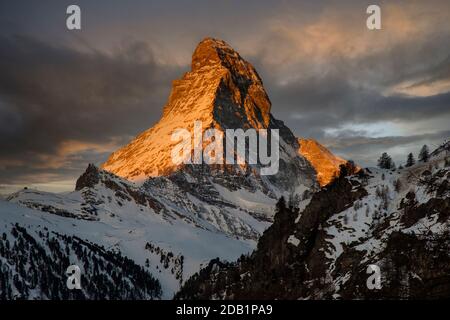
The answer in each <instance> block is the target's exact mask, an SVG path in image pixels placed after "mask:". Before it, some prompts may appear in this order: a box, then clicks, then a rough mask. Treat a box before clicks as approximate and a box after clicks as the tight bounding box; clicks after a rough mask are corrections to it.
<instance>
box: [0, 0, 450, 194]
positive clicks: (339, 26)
mask: <svg viewBox="0 0 450 320" xmlns="http://www.w3.org/2000/svg"><path fill="white" fill-rule="evenodd" d="M378 3H379V4H380V5H381V6H382V17H383V22H382V24H383V29H382V30H381V31H374V32H371V31H367V29H366V28H365V19H366V13H365V9H366V7H367V5H368V3H366V2H364V1H359V0H351V1H350V0H349V1H339V2H336V1H320V2H318V1H269V0H267V1H256V0H255V1H245V2H242V1H237V0H232V1H195V2H183V1H173V0H170V1H160V2H159V1H133V2H122V1H108V2H101V1H96V2H93V1H85V0H80V1H78V4H79V5H80V6H81V8H82V17H83V18H82V19H83V22H82V24H83V29H82V31H80V32H68V31H67V30H66V29H65V23H64V19H65V7H66V6H67V5H68V4H70V2H68V1H39V2H29V1H20V0H17V1H14V2H10V3H8V5H6V2H4V3H0V187H1V186H2V184H6V183H21V184H23V183H28V182H30V181H31V182H36V181H39V180H40V181H43V182H46V181H51V180H58V179H59V180H62V179H72V180H74V179H76V178H77V177H78V176H79V174H80V173H81V171H82V170H83V169H84V168H85V166H86V163H87V162H96V163H99V162H101V161H102V160H103V159H104V158H105V157H106V155H107V154H108V153H109V151H110V150H112V149H114V148H115V147H116V146H117V145H120V144H123V143H126V142H127V141H128V140H129V139H130V138H131V137H132V136H134V135H135V134H137V133H138V132H140V131H142V130H144V129H146V128H148V127H150V126H151V125H152V123H154V122H155V121H156V120H157V119H158V118H159V116H160V114H161V111H162V107H163V105H164V103H165V101H166V99H167V96H168V94H169V90H170V85H171V81H172V80H173V79H176V78H179V77H180V76H181V74H182V71H184V70H182V69H187V68H188V63H189V61H190V55H191V53H192V50H193V48H194V47H195V45H196V42H198V41H199V40H201V39H202V38H204V37H206V36H213V37H219V38H223V39H224V40H226V41H227V42H228V43H229V44H230V45H231V46H233V47H234V48H235V49H236V50H238V51H239V52H240V53H241V55H242V56H243V57H244V58H246V59H248V60H249V61H250V62H251V63H253V64H254V65H255V67H256V68H257V70H258V72H259V73H260V75H261V76H262V78H263V81H264V84H265V87H266V90H267V91H268V93H269V96H270V98H271V100H272V103H273V107H272V112H273V114H274V115H275V116H276V117H277V118H279V119H281V120H284V121H285V122H286V124H287V125H288V126H289V127H290V128H291V129H292V130H293V131H294V133H295V134H296V135H298V136H303V137H312V138H316V139H318V140H319V141H321V142H324V143H325V144H326V145H328V146H330V147H331V149H332V150H333V151H336V152H337V153H338V154H340V155H342V156H345V157H348V158H352V159H354V160H355V161H357V162H359V163H360V164H361V165H363V166H365V165H373V164H374V163H375V160H376V157H377V156H378V155H379V153H380V152H381V151H385V150H389V152H391V153H393V156H395V157H396V159H403V153H406V152H408V151H414V150H415V149H417V148H419V147H420V144H423V143H430V144H431V143H439V141H442V140H443V139H445V138H446V137H447V136H448V131H446V130H447V128H448V125H446V124H445V119H449V120H450V115H449V112H450V93H449V91H450V85H449V83H450V60H449V59H450V41H448V39H450V25H449V21H450V3H449V2H448V1H444V0H443V1H440V0H429V1H426V2H424V1H416V0H405V1H403V0H402V1H395V2H393V1H379V2H378ZM13 34H28V35H32V36H28V37H25V36H13ZM130 38H132V39H137V40H136V41H131V40H128V41H127V42H125V43H122V42H121V41H122V39H130ZM38 39H40V40H38ZM118 43H119V46H118ZM179 65H184V67H179ZM424 121H425V122H426V124H424V125H423V126H422V127H421V130H420V132H416V128H417V127H419V125H418V123H421V122H424ZM448 122H450V121H447V123H448ZM388 123H394V124H395V125H398V126H399V127H401V133H398V132H397V133H396V132H389V130H388V128H387V127H386V129H385V131H386V132H384V136H383V137H374V136H373V135H372V133H371V132H369V131H364V130H360V131H358V130H357V129H355V128H354V126H355V125H359V126H363V127H364V126H371V125H374V124H375V125H379V126H381V127H383V125H386V124H388ZM330 130H331V131H333V130H334V131H333V135H331V136H330V134H329V133H330ZM400 134H401V135H402V136H396V135H400ZM0 193H1V190H0Z"/></svg>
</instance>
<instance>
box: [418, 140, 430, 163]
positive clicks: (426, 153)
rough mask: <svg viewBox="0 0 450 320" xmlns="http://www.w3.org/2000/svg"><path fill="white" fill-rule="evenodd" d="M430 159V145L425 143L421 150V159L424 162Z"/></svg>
mask: <svg viewBox="0 0 450 320" xmlns="http://www.w3.org/2000/svg"><path fill="white" fill-rule="evenodd" d="M429 159H430V151H429V150H428V146H427V145H426V144H424V145H423V147H422V149H420V152H419V160H420V161H422V162H428V160H429Z"/></svg>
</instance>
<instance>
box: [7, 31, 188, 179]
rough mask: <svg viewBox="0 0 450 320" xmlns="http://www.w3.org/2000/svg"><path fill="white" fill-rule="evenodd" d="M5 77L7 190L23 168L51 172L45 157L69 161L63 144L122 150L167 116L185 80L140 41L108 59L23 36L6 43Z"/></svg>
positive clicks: (93, 53) (15, 37) (90, 51)
mask: <svg viewBox="0 0 450 320" xmlns="http://www.w3.org/2000/svg"><path fill="white" fill-rule="evenodd" d="M0 70H1V72H0V122H1V123H0V159H1V161H0V167H2V168H3V169H6V170H1V177H0V179H1V180H2V182H3V183H5V182H6V181H11V180H10V179H13V175H12V174H11V173H13V172H14V170H13V168H14V167H16V168H18V169H19V170H18V171H19V173H20V170H22V169H23V170H24V171H25V169H24V168H23V165H22V163H23V162H24V161H25V162H26V166H27V169H28V170H31V171H32V170H33V169H32V168H33V167H36V166H39V167H41V168H45V166H46V164H47V163H48V162H50V161H49V160H48V157H47V155H50V156H51V155H54V156H61V157H63V156H64V154H58V150H59V149H60V148H61V144H62V143H63V142H66V141H79V142H81V143H88V144H89V143H90V144H93V143H98V144H107V143H111V141H112V140H113V139H116V142H117V143H119V144H120V143H123V142H124V140H126V139H127V138H128V137H129V136H130V135H135V134H136V133H138V132H139V131H140V130H143V129H144V128H147V127H149V126H150V125H151V124H152V123H154V122H155V121H156V120H157V119H158V118H159V116H160V114H161V111H162V106H163V105H164V103H165V101H166V98H167V95H168V91H169V86H168V84H170V82H171V79H174V78H175V77H176V76H179V74H180V69H179V68H177V67H171V66H169V67H168V66H161V65H159V64H158V63H157V62H156V61H155V59H154V58H153V55H152V51H151V48H149V46H148V45H146V44H144V43H140V42H132V43H128V44H125V45H123V47H122V48H119V49H118V50H117V51H116V52H115V53H113V54H106V53H102V52H99V51H93V50H87V51H86V50H84V51H81V50H76V49H73V48H70V47H65V46H58V45H50V44H48V43H45V42H41V41H38V40H35V39H33V38H30V37H25V36H11V37H2V38H1V39H0ZM77 147H78V148H79V149H80V150H83V148H82V147H81V148H80V146H79V144H78V145H77ZM91 147H92V148H94V149H95V146H91ZM88 148H89V146H88ZM66 152H70V146H68V147H67V148H66ZM53 160H54V159H53ZM48 166H49V167H51V166H52V164H51V163H49V165H48ZM54 169H56V168H54ZM23 173H24V174H25V173H26V172H23ZM6 179H7V180H6Z"/></svg>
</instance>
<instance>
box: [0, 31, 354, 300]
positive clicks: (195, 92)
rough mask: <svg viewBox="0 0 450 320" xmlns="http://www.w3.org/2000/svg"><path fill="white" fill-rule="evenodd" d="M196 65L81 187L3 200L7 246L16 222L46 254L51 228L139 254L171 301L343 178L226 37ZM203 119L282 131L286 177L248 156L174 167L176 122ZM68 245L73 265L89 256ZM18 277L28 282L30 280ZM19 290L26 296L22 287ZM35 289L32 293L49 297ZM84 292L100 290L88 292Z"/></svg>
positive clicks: (213, 124) (212, 124) (210, 45)
mask: <svg viewBox="0 0 450 320" xmlns="http://www.w3.org/2000/svg"><path fill="white" fill-rule="evenodd" d="M191 69H192V70H191V71H190V72H187V73H186V74H185V75H184V76H183V77H182V79H181V80H176V81H174V83H173V88H172V92H171V94H170V97H169V101H168V103H167V105H166V106H165V107H164V110H163V115H162V118H161V120H160V121H159V122H158V123H157V124H156V125H155V126H153V127H152V128H150V129H148V130H147V131H145V132H143V133H142V134H140V135H139V136H137V137H136V138H135V139H134V140H133V141H131V142H130V143H129V144H128V145H126V146H124V147H123V148H121V149H120V150H118V151H116V152H114V153H113V154H112V155H111V156H110V157H109V159H108V160H107V161H106V162H105V163H104V164H103V165H102V166H101V167H100V168H99V167H97V166H95V165H89V166H88V168H87V169H86V171H85V172H84V173H83V174H82V175H81V176H80V178H79V179H78V180H77V183H76V188H75V190H74V191H73V192H69V193H63V194H54V193H47V192H42V191H38V190H31V189H24V190H21V191H18V192H17V193H14V194H12V195H11V196H9V197H8V198H7V201H8V202H5V201H2V202H1V203H0V227H1V229H0V231H4V232H5V234H6V236H5V237H6V238H8V239H10V245H11V244H12V242H13V241H15V242H17V241H19V240H18V239H17V238H15V239H16V240H14V239H13V238H12V237H14V235H13V233H12V232H13V228H14V227H15V224H16V223H17V224H18V226H19V227H21V228H25V230H26V233H27V234H28V235H30V236H31V237H32V238H33V239H35V241H36V243H38V244H40V245H41V246H42V248H43V249H42V250H47V249H46V248H47V247H48V242H49V241H50V240H49V236H47V233H48V234H49V235H50V237H51V239H53V240H51V241H57V242H59V243H61V245H63V242H64V241H66V240H64V239H65V238H64V237H63V236H66V237H72V238H73V237H76V238H77V239H81V240H83V241H88V242H89V243H92V244H94V245H96V246H99V247H100V248H103V249H101V250H107V251H108V252H109V251H111V252H115V253H117V254H121V255H123V256H125V257H127V258H129V259H131V260H132V261H133V263H134V264H136V265H137V266H140V267H142V268H144V269H145V270H146V272H149V273H150V274H152V275H153V276H154V277H155V278H156V279H158V281H159V282H160V284H161V287H162V297H164V298H169V297H171V296H172V294H173V293H174V292H176V291H177V290H178V288H179V286H180V284H181V283H182V281H183V280H185V279H187V278H188V277H189V276H191V275H192V274H193V273H194V272H196V271H198V270H199V268H200V267H201V265H202V264H203V263H207V262H208V261H209V260H210V259H212V258H215V257H220V258H221V259H228V260H233V259H236V258H237V257H238V256H240V255H241V254H243V253H247V252H249V251H251V250H252V249H254V248H255V246H256V241H257V239H258V238H259V236H260V235H261V234H262V233H263V231H264V230H265V229H266V228H267V227H269V226H270V224H271V223H272V221H273V215H274V206H275V203H276V201H277V199H278V198H279V197H280V196H282V195H284V196H288V195H297V196H298V197H299V198H300V199H303V198H304V199H306V198H307V197H306V196H304V197H303V195H304V194H309V193H311V192H313V191H315V190H317V189H319V187H320V186H323V185H326V184H327V183H328V182H329V181H330V177H333V176H336V175H338V174H339V165H340V164H342V163H346V161H345V160H342V159H340V158H337V157H335V156H334V155H332V154H331V153H330V152H329V151H328V150H326V149H325V148H324V147H323V146H321V145H320V144H318V143H317V142H314V141H311V140H301V139H297V138H296V137H295V136H294V135H293V133H292V132H291V131H290V130H289V128H287V127H286V126H285V125H284V124H283V122H281V121H279V120H277V119H275V118H274V117H273V116H272V115H271V113H270V108H271V103H270V100H269V98H268V96H267V94H266V92H265V89H264V87H263V84H262V80H261V79H260V77H259V76H258V74H257V72H256V70H255V69H254V68H253V66H252V65H251V64H250V63H249V62H247V61H245V60H244V59H243V58H242V57H241V56H240V55H239V54H238V53H237V52H236V51H234V50H233V49H232V48H231V47H230V46H229V45H228V44H226V43H225V42H223V41H221V40H216V39H211V38H207V39H205V40H203V41H202V42H201V43H200V44H199V45H198V47H197V48H196V50H195V52H194V54H193V57H192V68H191ZM199 120H200V121H202V125H203V131H204V130H207V129H208V128H215V129H217V130H220V131H222V132H223V131H225V130H227V129H238V128H241V129H244V130H246V129H268V130H272V129H278V130H279V135H280V152H279V153H280V160H279V171H278V173H277V174H275V175H272V176H271V175H263V174H261V172H260V170H261V166H260V165H259V164H251V163H249V162H248V161H246V162H245V163H244V164H235V165H205V164H201V165H196V164H183V165H174V164H173V162H172V159H171V151H172V149H173V147H174V142H172V141H171V134H172V133H173V131H174V130H176V129H177V128H185V129H187V130H189V131H192V130H194V129H193V125H194V122H195V121H199ZM305 191H306V192H305ZM14 233H16V232H14ZM42 234H45V235H46V236H44V237H43V236H41V235H42ZM52 237H53V238H52ZM64 245H65V244H64ZM36 250H37V249H36ZM39 250H41V249H39ZM67 250H68V253H67V255H66V256H65V258H64V263H69V261H72V260H73V259H74V260H75V261H78V260H80V259H81V258H80V256H79V255H73V254H72V253H71V249H70V248H69V249H67ZM99 250H100V249H99ZM55 252H56V251H55ZM0 253H1V252H0ZM111 254H112V253H111ZM94 255H97V253H94ZM1 257H4V256H3V255H1V256H0V259H1ZM53 258H54V259H57V258H56V257H53ZM4 259H6V260H4V263H5V266H7V268H8V270H10V271H11V270H16V271H14V272H15V273H17V272H18V271H17V270H18V269H17V268H19V266H17V265H14V261H13V260H11V259H8V258H4ZM2 261H3V260H2ZM54 263H56V264H58V263H60V262H59V261H58V260H55V261H54ZM60 269H61V268H60ZM8 272H9V271H8ZM14 272H13V271H11V272H9V273H8V274H10V275H13V274H14ZM118 272H119V271H118ZM18 274H19V279H21V281H24V283H26V285H25V286H29V287H30V288H31V287H33V284H32V283H29V279H28V278H26V277H20V272H19V273H18ZM60 276H61V275H60ZM90 276H92V272H91V274H90ZM130 277H131V276H130ZM9 281H10V282H9V283H11V279H9ZM105 281H106V280H105ZM129 281H131V282H132V281H134V280H133V278H132V277H131V278H130V280H129ZM34 285H35V286H36V284H34ZM38 287H39V286H37V288H38ZM12 288H13V289H12V292H16V293H17V294H19V292H21V290H19V288H17V287H16V285H13V286H12ZM36 290H38V289H35V291H34V293H33V294H31V293H28V295H27V294H24V297H26V298H30V297H43V298H48V295H41V296H39V293H38V292H37V291H36ZM61 290H62V289H61ZM124 292H125V293H124V295H123V296H122V297H130V296H131V295H133V294H134V295H136V296H138V297H148V296H149V293H148V292H146V291H145V290H144V289H143V290H142V291H140V292H134V293H130V292H129V291H124ZM85 296H86V297H93V296H92V294H91V293H89V292H86V294H85ZM156 296H157V294H154V295H153V296H152V297H156Z"/></svg>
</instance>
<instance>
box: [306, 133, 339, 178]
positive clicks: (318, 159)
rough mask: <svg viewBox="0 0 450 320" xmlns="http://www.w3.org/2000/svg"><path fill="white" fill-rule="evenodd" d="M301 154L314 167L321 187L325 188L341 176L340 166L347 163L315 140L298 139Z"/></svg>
mask: <svg viewBox="0 0 450 320" xmlns="http://www.w3.org/2000/svg"><path fill="white" fill-rule="evenodd" d="M298 143H299V144H300V150H299V152H300V154H301V155H303V156H304V157H305V158H306V159H307V160H308V161H309V162H310V163H311V165H312V166H313V167H314V169H315V170H316V174H317V181H318V182H319V184H320V186H325V185H327V184H328V183H330V182H331V180H333V178H334V177H335V176H337V175H339V172H340V170H339V166H340V165H341V164H346V163H347V161H346V160H344V159H342V158H339V157H337V156H335V155H334V154H333V153H331V152H330V150H328V149H327V148H325V147H324V146H323V145H321V144H320V143H318V142H317V141H316V140H313V139H300V138H299V139H298Z"/></svg>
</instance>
